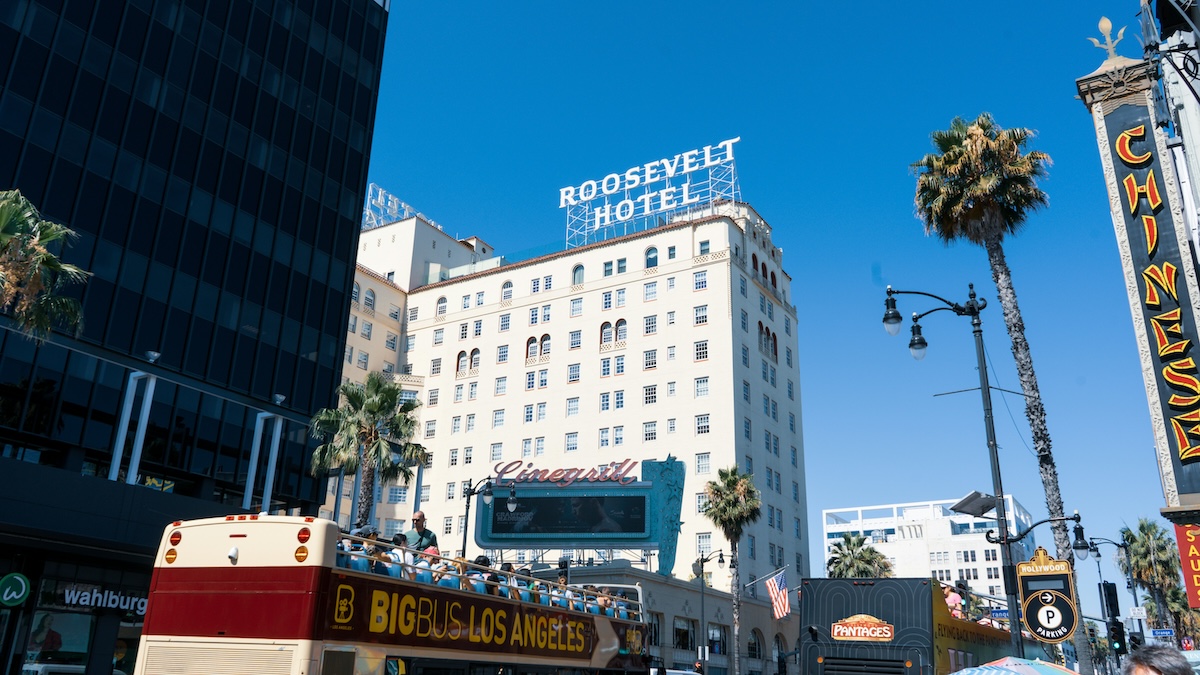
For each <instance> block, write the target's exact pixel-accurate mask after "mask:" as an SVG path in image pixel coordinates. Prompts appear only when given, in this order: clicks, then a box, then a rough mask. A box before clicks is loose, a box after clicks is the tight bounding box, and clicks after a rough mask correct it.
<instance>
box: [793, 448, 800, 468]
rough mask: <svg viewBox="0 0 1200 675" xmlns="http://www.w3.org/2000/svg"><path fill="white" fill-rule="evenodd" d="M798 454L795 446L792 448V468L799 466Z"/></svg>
mask: <svg viewBox="0 0 1200 675" xmlns="http://www.w3.org/2000/svg"><path fill="white" fill-rule="evenodd" d="M799 457H800V453H799V451H797V450H796V446H794V445H793V446H792V466H799Z"/></svg>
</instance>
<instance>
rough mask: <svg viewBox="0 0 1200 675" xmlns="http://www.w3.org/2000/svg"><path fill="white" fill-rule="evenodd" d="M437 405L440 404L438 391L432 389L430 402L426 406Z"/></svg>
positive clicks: (429, 395)
mask: <svg viewBox="0 0 1200 675" xmlns="http://www.w3.org/2000/svg"><path fill="white" fill-rule="evenodd" d="M437 404H438V390H437V389H430V390H429V394H428V402H427V403H426V404H425V405H437Z"/></svg>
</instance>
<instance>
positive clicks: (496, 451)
mask: <svg viewBox="0 0 1200 675" xmlns="http://www.w3.org/2000/svg"><path fill="white" fill-rule="evenodd" d="M467 449H468V450H470V448H467ZM491 453H492V461H493V462H499V461H500V460H501V459H503V458H504V444H503V443H492V449H491ZM467 464H470V462H467Z"/></svg>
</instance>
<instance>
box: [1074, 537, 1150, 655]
mask: <svg viewBox="0 0 1200 675" xmlns="http://www.w3.org/2000/svg"><path fill="white" fill-rule="evenodd" d="M1099 544H1108V545H1110V546H1116V547H1117V548H1119V549H1121V552H1122V553H1124V554H1125V566H1126V567H1128V569H1127V570H1126V571H1127V572H1128V573H1129V579H1128V580H1127V583H1128V584H1129V594H1130V595H1132V596H1133V605H1132V607H1137V606H1138V596H1137V586H1134V585H1133V564H1132V559H1131V558H1130V557H1129V544H1126V543H1124V542H1117V541H1113V540H1111V539H1105V538H1103V537H1092V538H1090V539H1088V551H1089V552H1090V553H1091V554H1092V557H1093V558H1095V559H1096V571H1097V572H1099V571H1100V557H1101V556H1100V546H1099ZM1100 580H1101V581H1104V575H1100ZM1103 606H1104V603H1103V602H1101V607H1103ZM1130 616H1131V617H1132V616H1133V613H1132V610H1130ZM1109 618H1114V619H1115V618H1116V617H1109ZM1138 631H1139V632H1141V633H1142V635H1145V634H1146V624H1145V623H1143V622H1142V620H1141V619H1138Z"/></svg>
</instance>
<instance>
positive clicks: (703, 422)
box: [696, 415, 709, 434]
mask: <svg viewBox="0 0 1200 675" xmlns="http://www.w3.org/2000/svg"><path fill="white" fill-rule="evenodd" d="M708 431H709V425H708V415H696V433H697V434H707V433H708Z"/></svg>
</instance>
